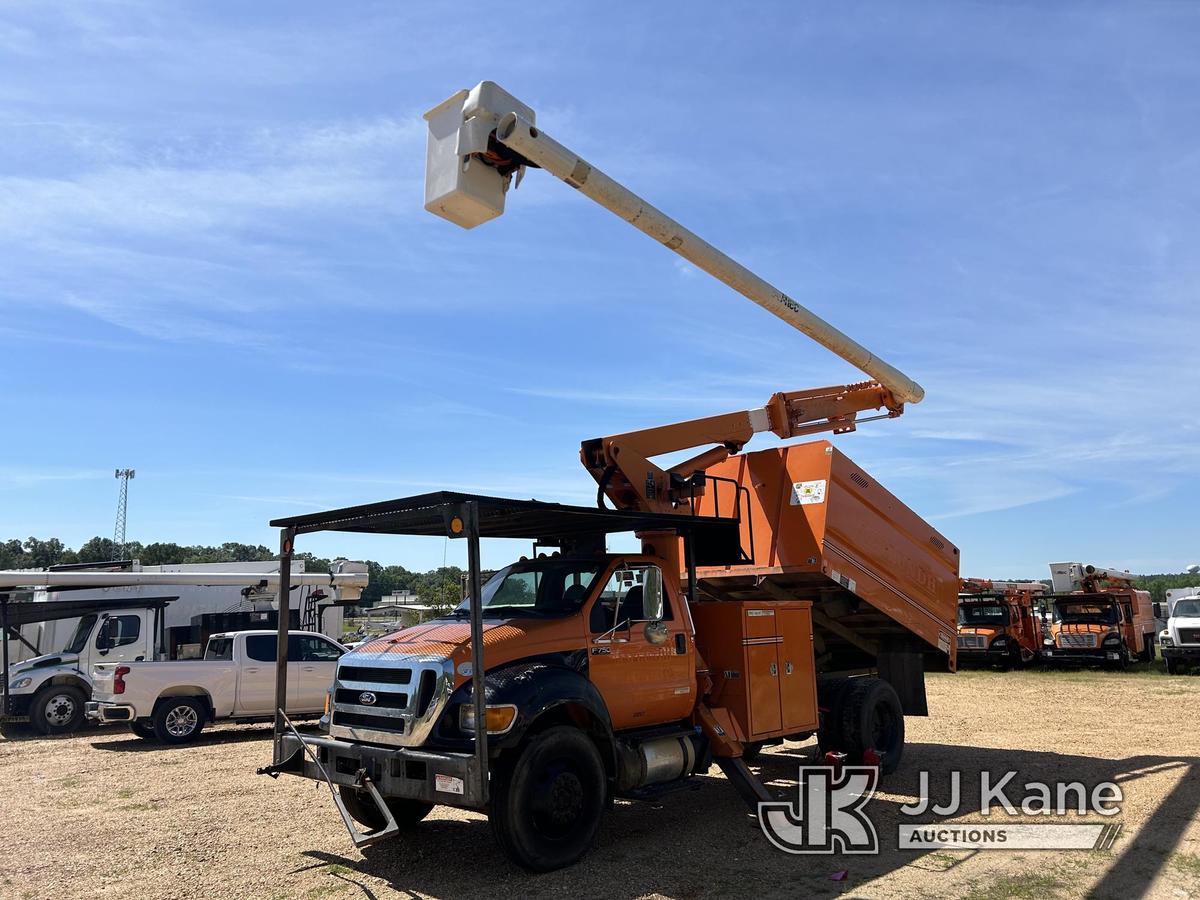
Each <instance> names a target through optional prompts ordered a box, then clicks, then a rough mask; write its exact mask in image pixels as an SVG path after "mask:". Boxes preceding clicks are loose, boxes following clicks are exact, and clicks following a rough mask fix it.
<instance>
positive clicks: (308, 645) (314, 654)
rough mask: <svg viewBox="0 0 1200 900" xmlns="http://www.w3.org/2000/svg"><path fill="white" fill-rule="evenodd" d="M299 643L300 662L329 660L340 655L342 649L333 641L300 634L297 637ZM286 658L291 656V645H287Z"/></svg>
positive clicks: (298, 657)
mask: <svg viewBox="0 0 1200 900" xmlns="http://www.w3.org/2000/svg"><path fill="white" fill-rule="evenodd" d="M297 641H298V642H299V644H300V647H299V650H300V653H299V656H297V657H296V658H297V659H299V660H300V661H301V662H331V661H333V660H335V659H337V658H338V657H339V656H341V655H342V653H343V650H342V648H341V647H339V646H338V645H337V644H335V643H334V642H333V641H327V640H325V639H324V638H319V637H313V636H311V635H307V634H306V635H302V636H301V637H299V638H297ZM288 658H289V659H291V658H292V647H291V646H289V647H288Z"/></svg>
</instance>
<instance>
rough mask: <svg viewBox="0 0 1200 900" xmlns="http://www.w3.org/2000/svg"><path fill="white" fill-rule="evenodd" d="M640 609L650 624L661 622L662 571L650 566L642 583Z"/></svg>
mask: <svg viewBox="0 0 1200 900" xmlns="http://www.w3.org/2000/svg"><path fill="white" fill-rule="evenodd" d="M642 604H643V606H642V608H643V610H644V611H645V615H646V618H647V619H648V620H649V621H651V622H661V621H662V618H663V583H662V569H660V568H659V567H658V566H650V567H649V568H647V569H646V574H645V576H644V578H643V583H642Z"/></svg>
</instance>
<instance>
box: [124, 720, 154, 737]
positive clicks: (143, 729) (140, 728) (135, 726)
mask: <svg viewBox="0 0 1200 900" xmlns="http://www.w3.org/2000/svg"><path fill="white" fill-rule="evenodd" d="M129 730H130V731H132V732H133V733H134V734H136V735H137V736H138V737H140V738H141V739H142V740H143V741H156V740H158V735H156V734H155V733H154V725H153V724H151V723H150V722H130V723H129Z"/></svg>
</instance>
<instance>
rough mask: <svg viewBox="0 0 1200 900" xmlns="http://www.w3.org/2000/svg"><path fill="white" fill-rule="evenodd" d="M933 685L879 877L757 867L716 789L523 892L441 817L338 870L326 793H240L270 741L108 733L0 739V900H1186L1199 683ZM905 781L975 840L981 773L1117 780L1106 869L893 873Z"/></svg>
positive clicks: (963, 866)
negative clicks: (924, 786)
mask: <svg viewBox="0 0 1200 900" xmlns="http://www.w3.org/2000/svg"><path fill="white" fill-rule="evenodd" d="M929 682H930V683H929V695H930V710H931V716H930V717H929V718H928V719H920V718H916V719H910V720H909V724H908V739H909V745H908V751H907V754H906V756H905V761H904V764H903V765H902V767H901V769H900V771H899V772H897V773H896V774H895V775H893V776H891V777H890V778H889V779H887V781H886V783H885V789H886V790H885V792H884V793H881V794H877V795H876V798H875V799H874V800H872V801H871V804H870V806H869V807H868V808H869V811H870V813H871V816H872V819H873V820H874V822H875V824H876V827H877V829H878V831H879V834H880V836H881V843H882V845H883V850H882V852H881V853H880V854H879V855H877V856H823V857H813V856H807V857H796V856H791V855H788V854H785V853H782V852H780V851H778V850H776V849H774V848H773V847H772V846H771V845H770V844H769V843H768V842H767V840H766V839H765V837H764V836H763V834H762V832H761V831H760V830H759V829H758V827H757V825H756V823H755V821H754V819H752V818H751V817H749V816H748V815H747V814H746V811H745V809H744V807H743V806H742V805H741V801H740V800H739V799H738V797H737V795H736V794H735V793H734V792H733V790H732V789H731V788H730V787H729V786H728V785H727V784H726V783H725V781H724V779H723V778H722V777H721V775H720V774H719V773H718V772H717V770H715V769H714V770H713V771H712V772H711V773H710V774H709V775H708V776H706V777H703V778H700V779H698V783H699V784H698V787H697V789H696V790H694V791H683V792H679V793H675V794H672V795H669V796H667V797H664V798H663V799H662V800H661V802H660V803H656V804H647V803H638V804H630V803H623V802H622V803H618V804H617V805H616V808H615V809H614V810H613V812H612V813H611V814H609V815H608V816H607V817H606V820H605V823H604V825H603V827H602V830H601V834H600V839H599V842H598V845H597V847H596V849H595V850H594V851H593V852H592V853H591V854H590V855H589V856H588V857H587V858H586V859H585V860H584V861H583V862H582V863H581V864H579V865H577V866H575V867H574V868H571V869H568V870H565V871H561V872H555V873H551V874H547V875H537V876H533V875H529V874H526V873H524V872H522V871H520V870H517V869H515V868H514V867H513V866H511V865H510V864H509V863H508V862H507V861H506V860H505V859H504V858H503V857H502V856H501V855H500V853H499V851H498V850H497V849H496V847H495V845H494V844H493V842H492V839H491V834H490V832H489V830H488V825H487V822H486V820H485V819H484V818H483V817H482V816H477V815H473V814H469V813H462V812H458V811H455V810H450V809H445V808H439V809H437V810H435V811H434V813H433V814H432V816H431V817H430V818H429V819H428V820H426V822H424V823H423V824H422V826H421V827H420V829H419V831H418V833H417V834H416V836H415V837H410V838H406V839H402V840H400V841H396V842H392V843H388V844H384V845H376V846H374V847H368V848H366V849H365V850H364V851H362V852H359V851H356V850H355V849H354V848H353V845H352V844H351V843H350V841H349V839H348V837H347V835H346V833H345V831H344V830H343V828H342V825H341V821H340V819H339V818H338V815H337V813H336V811H335V810H334V807H333V804H332V802H331V800H330V799H329V796H328V794H327V793H326V792H325V791H324V790H323V789H322V790H317V789H316V788H315V787H314V785H313V783H311V782H307V781H303V780H300V779H295V778H280V779H279V780H277V781H273V780H271V779H269V778H265V777H257V776H255V775H254V769H255V767H256V766H259V765H263V764H265V763H267V762H269V761H270V759H269V757H270V751H271V745H270V729H269V728H268V727H266V726H250V725H247V726H220V727H216V728H212V729H211V730H209V731H208V732H206V734H205V735H204V736H203V738H202V741H201V743H199V744H197V745H193V746H189V747H182V748H162V747H153V746H152V745H149V744H147V743H145V742H143V741H140V740H137V739H136V738H134V737H133V736H132V735H130V734H128V733H127V732H124V731H123V730H113V729H103V730H91V731H88V732H85V733H83V734H81V735H75V736H71V737H64V738H50V739H45V738H39V737H35V736H33V735H31V734H29V733H28V732H25V731H22V730H18V729H12V730H10V731H9V732H8V733H7V734H6V737H5V739H4V740H3V741H2V742H0V771H2V772H3V773H4V777H3V785H4V789H5V794H6V798H5V802H4V804H3V806H2V807H0V810H2V811H0V828H2V831H0V833H2V834H3V836H4V837H3V841H4V845H5V853H4V855H3V857H2V858H0V896H3V897H5V898H8V897H13V898H18V897H19V898H74V897H79V898H91V897H109V896H111V897H123V898H124V897H206V898H221V897H237V898H246V897H256V898H257V897H265V898H283V897H305V898H320V897H329V898H359V897H362V898H367V900H373V898H384V897H394V896H402V897H463V896H468V897H479V896H505V897H506V896H524V897H550V896H560V895H573V896H575V897H592V896H604V897H613V898H625V897H642V896H663V897H677V898H700V897H723V896H739V897H756V898H758V897H774V896H796V895H805V894H808V895H814V896H835V895H838V894H848V895H851V896H856V897H920V898H928V897H964V898H970V900H982V898H990V897H1007V896H1016V897H1053V896H1061V897H1076V896H1096V897H1114V898H1116V897H1120V898H1124V897H1131V896H1150V897H1164V898H1166V897H1170V898H1182V897H1200V770H1198V764H1200V727H1198V721H1197V712H1196V711H1197V709H1198V708H1200V702H1198V701H1200V678H1166V677H1154V676H1150V675H1137V674H1128V675H1124V676H1122V675H1119V674H1100V673H1094V674H1069V673H1066V674H1064V673H1038V672H1026V673H1009V674H1002V673H993V672H975V673H960V674H958V675H954V676H950V675H932V676H930V678H929ZM809 753H810V750H809V748H808V747H806V746H801V745H794V744H793V745H787V746H785V747H779V748H773V750H772V751H771V752H767V753H764V755H763V756H762V758H761V760H760V764H759V765H758V766H757V768H758V769H759V771H760V774H761V776H762V777H763V779H764V780H766V781H769V782H770V783H772V784H773V786H780V787H782V786H783V785H784V784H785V783H786V780H787V779H788V778H789V777H794V772H795V767H796V766H797V765H798V764H800V763H802V762H804V760H805V759H806V758H807V757H808V755H809ZM922 769H924V770H928V771H929V772H931V773H932V775H931V778H932V779H933V782H932V783H933V789H932V793H933V794H934V795H935V797H938V798H940V799H945V797H946V796H947V794H948V789H947V777H946V774H945V773H946V772H948V771H949V770H951V769H959V770H961V771H962V772H963V773H964V774H963V778H962V783H963V786H964V790H963V795H964V806H963V810H964V813H963V814H962V815H960V816H958V817H956V818H957V819H958V820H961V821H966V820H976V821H979V820H980V819H979V816H978V809H979V797H978V787H977V785H978V773H979V772H981V771H982V770H988V771H990V772H993V773H1003V772H1005V771H1008V770H1017V771H1018V772H1019V776H1018V779H1017V783H1018V784H1021V783H1024V781H1027V780H1033V779H1055V778H1062V779H1068V780H1074V779H1077V780H1080V781H1083V782H1086V783H1089V784H1091V783H1095V782H1096V781H1101V780H1114V781H1117V782H1119V783H1120V784H1121V785H1122V787H1123V790H1124V793H1125V802H1124V804H1123V807H1122V811H1121V814H1120V815H1119V816H1118V817H1117V820H1118V821H1120V822H1121V823H1122V824H1123V826H1124V827H1123V830H1122V832H1121V834H1120V837H1119V838H1118V840H1117V842H1116V844H1115V846H1114V847H1113V849H1112V850H1111V851H1108V852H1104V851H1071V852H1048V851H1042V852H1029V851H1026V852H1012V851H994V850H988V851H982V852H966V851H957V852H950V851H938V852H927V853H920V852H916V851H900V850H897V849H896V828H895V826H896V824H897V823H898V822H899V821H900V819H901V816H900V815H899V813H898V806H899V805H900V804H902V803H905V802H909V801H912V800H913V799H915V797H916V795H917V785H918V774H917V773H918V771H919V770H922ZM970 785H975V786H976V787H975V788H974V790H972V789H971V788H970V787H969V786H970ZM1017 793H1018V794H1019V793H1020V792H1019V791H1018V792H1017ZM972 803H974V806H972V805H971V804H972ZM972 809H974V810H975V811H976V814H975V815H973V816H972V815H967V814H966V811H968V810H972ZM993 818H995V817H993ZM1092 820H1093V821H1100V820H1099V819H1097V818H1095V817H1093V818H1092ZM843 869H845V870H848V875H847V877H846V878H845V880H844V881H834V880H831V877H830V876H831V875H833V874H835V873H836V872H838V871H839V870H843Z"/></svg>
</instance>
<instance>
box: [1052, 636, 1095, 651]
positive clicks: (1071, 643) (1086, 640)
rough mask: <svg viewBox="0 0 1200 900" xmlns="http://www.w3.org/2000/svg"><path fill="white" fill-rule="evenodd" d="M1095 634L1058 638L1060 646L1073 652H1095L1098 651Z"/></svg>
mask: <svg viewBox="0 0 1200 900" xmlns="http://www.w3.org/2000/svg"><path fill="white" fill-rule="evenodd" d="M1096 637H1097V635H1095V634H1087V633H1082V634H1060V635H1059V636H1058V646H1060V647H1066V648H1068V649H1072V650H1094V649H1096V646H1097V643H1096Z"/></svg>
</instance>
